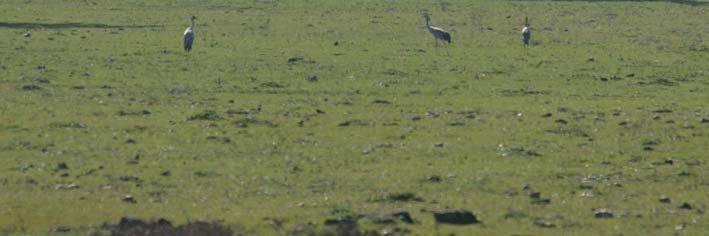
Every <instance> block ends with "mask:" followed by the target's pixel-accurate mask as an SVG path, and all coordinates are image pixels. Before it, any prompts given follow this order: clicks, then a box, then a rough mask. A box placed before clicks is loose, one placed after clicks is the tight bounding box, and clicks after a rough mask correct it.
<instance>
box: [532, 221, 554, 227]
mask: <svg viewBox="0 0 709 236" xmlns="http://www.w3.org/2000/svg"><path fill="white" fill-rule="evenodd" d="M534 225H536V226H539V227H542V228H554V227H556V225H555V224H552V223H549V222H547V221H545V220H544V219H537V220H535V221H534Z"/></svg>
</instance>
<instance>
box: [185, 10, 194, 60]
mask: <svg viewBox="0 0 709 236" xmlns="http://www.w3.org/2000/svg"><path fill="white" fill-rule="evenodd" d="M191 19H192V23H191V24H190V27H187V29H186V30H185V35H184V43H185V51H187V52H190V50H192V43H193V42H194V20H196V19H197V17H196V16H192V18H191Z"/></svg>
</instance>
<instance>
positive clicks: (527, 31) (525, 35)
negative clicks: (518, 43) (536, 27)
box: [522, 17, 532, 47]
mask: <svg viewBox="0 0 709 236" xmlns="http://www.w3.org/2000/svg"><path fill="white" fill-rule="evenodd" d="M531 39H532V29H531V28H529V17H524V28H522V42H524V46H525V47H529V40H531Z"/></svg>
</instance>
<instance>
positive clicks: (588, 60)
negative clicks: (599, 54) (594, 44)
mask: <svg viewBox="0 0 709 236" xmlns="http://www.w3.org/2000/svg"><path fill="white" fill-rule="evenodd" d="M594 61H596V58H593V57H591V58H588V59H586V62H594Z"/></svg>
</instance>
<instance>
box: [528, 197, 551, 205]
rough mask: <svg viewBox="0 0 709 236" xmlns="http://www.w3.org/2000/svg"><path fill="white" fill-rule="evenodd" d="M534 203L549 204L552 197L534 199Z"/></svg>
mask: <svg viewBox="0 0 709 236" xmlns="http://www.w3.org/2000/svg"><path fill="white" fill-rule="evenodd" d="M532 204H534V205H549V204H551V199H549V198H544V199H532Z"/></svg>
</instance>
